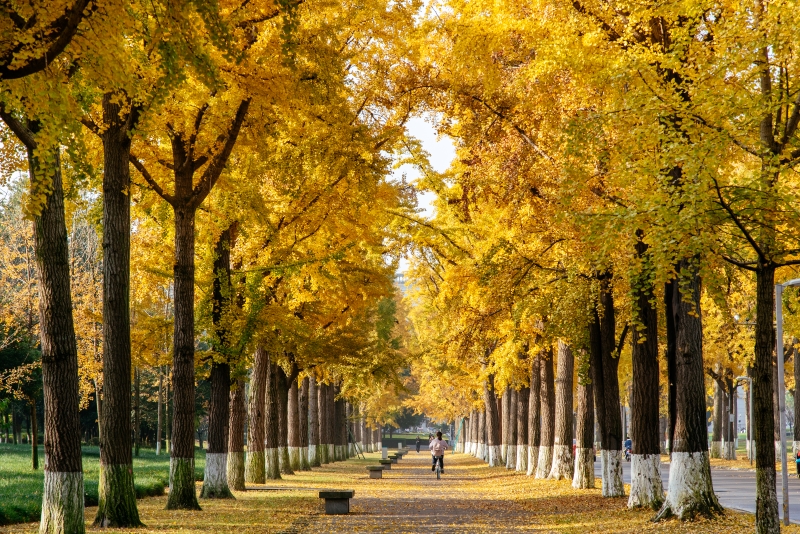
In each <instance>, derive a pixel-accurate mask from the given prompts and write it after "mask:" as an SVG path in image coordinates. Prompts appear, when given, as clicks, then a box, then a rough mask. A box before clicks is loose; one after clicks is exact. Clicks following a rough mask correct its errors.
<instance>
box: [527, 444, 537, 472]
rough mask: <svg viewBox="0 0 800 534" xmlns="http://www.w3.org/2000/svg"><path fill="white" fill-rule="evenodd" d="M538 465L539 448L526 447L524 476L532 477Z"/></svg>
mask: <svg viewBox="0 0 800 534" xmlns="http://www.w3.org/2000/svg"><path fill="white" fill-rule="evenodd" d="M538 463H539V447H535V446H533V445H528V470H527V471H526V472H525V474H526V475H528V476H529V477H530V476H533V475H534V474H535V473H536V466H537V465H538Z"/></svg>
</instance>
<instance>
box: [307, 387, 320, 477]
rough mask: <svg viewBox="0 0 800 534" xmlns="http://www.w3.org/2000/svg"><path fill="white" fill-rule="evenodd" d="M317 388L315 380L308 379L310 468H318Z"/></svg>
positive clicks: (318, 411)
mask: <svg viewBox="0 0 800 534" xmlns="http://www.w3.org/2000/svg"><path fill="white" fill-rule="evenodd" d="M319 389H320V388H319V386H318V385H317V380H316V379H315V378H314V377H313V376H311V377H309V379H308V463H309V465H310V466H311V467H319V466H320V456H321V453H322V449H321V447H320V432H319V425H320V423H319V414H320V413H321V412H320V409H319V400H320V395H319Z"/></svg>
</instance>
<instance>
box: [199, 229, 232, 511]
mask: <svg viewBox="0 0 800 534" xmlns="http://www.w3.org/2000/svg"><path fill="white" fill-rule="evenodd" d="M234 232H236V227H235V224H232V225H230V226H229V227H228V228H227V229H226V230H225V231H223V232H222V233H221V234H220V236H219V239H218V240H217V243H216V246H215V247H214V281H213V285H212V301H213V306H212V309H211V318H212V322H213V324H214V330H215V332H216V341H215V344H216V345H217V346H216V347H214V348H215V352H216V353H217V354H216V355H215V356H216V357H215V359H214V360H213V361H212V362H211V376H210V379H211V406H210V411H209V417H208V452H207V453H206V468H205V476H204V477H203V488H202V490H201V491H200V496H201V497H203V498H206V499H232V498H233V494H232V493H231V490H230V488H229V487H228V431H229V427H228V425H229V424H230V411H229V407H230V392H231V366H230V363H229V359H228V354H229V349H228V343H229V341H228V332H227V328H225V326H223V318H224V315H225V313H226V311H227V309H228V306H229V304H230V301H231V298H230V288H231V246H232V245H233V242H234V237H233V234H234Z"/></svg>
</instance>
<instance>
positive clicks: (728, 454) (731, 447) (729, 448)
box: [722, 441, 736, 460]
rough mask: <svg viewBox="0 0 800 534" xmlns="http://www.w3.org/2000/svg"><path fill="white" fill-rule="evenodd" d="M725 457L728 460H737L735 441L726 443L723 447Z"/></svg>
mask: <svg viewBox="0 0 800 534" xmlns="http://www.w3.org/2000/svg"><path fill="white" fill-rule="evenodd" d="M722 453H723V457H724V458H725V459H726V460H735V459H736V442H734V441H726V442H725V445H724V446H723V450H722Z"/></svg>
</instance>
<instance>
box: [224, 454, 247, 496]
mask: <svg viewBox="0 0 800 534" xmlns="http://www.w3.org/2000/svg"><path fill="white" fill-rule="evenodd" d="M244 460H245V457H244V452H229V453H228V465H227V471H228V487H229V488H232V489H235V490H238V491H244Z"/></svg>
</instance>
